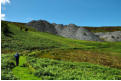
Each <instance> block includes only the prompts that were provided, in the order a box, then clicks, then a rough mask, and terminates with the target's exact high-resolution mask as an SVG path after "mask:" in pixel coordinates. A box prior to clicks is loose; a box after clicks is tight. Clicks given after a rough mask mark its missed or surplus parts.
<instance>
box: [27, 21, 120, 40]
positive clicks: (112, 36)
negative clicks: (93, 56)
mask: <svg viewBox="0 0 121 81" xmlns="http://www.w3.org/2000/svg"><path fill="white" fill-rule="evenodd" d="M27 25H28V26H31V27H33V28H35V29H37V30H38V31H40V32H48V33H52V34H56V35H59V36H63V37H67V38H72V39H78V40H88V41H121V31H115V32H106V33H104V32H99V33H92V32H90V31H89V30H88V29H86V28H84V27H79V26H76V25H74V24H69V25H63V24H56V23H52V24H50V23H49V22H47V21H45V20H38V21H31V22H29V23H27Z"/></svg>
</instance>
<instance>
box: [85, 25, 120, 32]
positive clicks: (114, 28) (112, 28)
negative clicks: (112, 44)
mask: <svg viewBox="0 0 121 81" xmlns="http://www.w3.org/2000/svg"><path fill="white" fill-rule="evenodd" d="M85 28H86V29H88V30H89V31H92V32H113V31H121V26H107V27H85Z"/></svg>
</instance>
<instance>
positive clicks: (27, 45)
mask: <svg viewBox="0 0 121 81" xmlns="http://www.w3.org/2000/svg"><path fill="white" fill-rule="evenodd" d="M7 25H8V27H9V31H10V32H12V33H10V34H9V36H6V35H4V33H3V31H2V34H1V36H2V39H1V41H2V46H1V47H2V79H21V80H23V79H24V80H26V79H27V80H28V79H85V80H86V79H121V77H120V76H121V42H95V41H81V40H73V39H69V38H64V37H61V36H56V35H53V34H49V33H44V32H38V31H36V30H34V29H32V28H29V27H27V26H25V25H24V24H21V23H19V25H18V23H17V24H16V23H9V22H8V23H7ZM21 27H22V29H21ZM26 28H28V31H25V29H26ZM15 52H19V53H20V54H21V57H22V58H25V57H26V58H27V60H26V62H25V60H21V62H22V61H24V62H23V64H21V65H20V66H18V67H15V59H14V57H13V54H15ZM8 58H9V59H8ZM45 58H47V59H45ZM52 59H54V60H52ZM40 61H41V62H40ZM51 61H53V62H54V64H53V62H52V63H51ZM83 62H84V63H83ZM3 63H7V64H3ZM58 64H61V65H60V66H59V65H58ZM73 64H74V68H75V69H73V68H72V67H73ZM8 65H9V66H8ZM65 65H67V66H65ZM64 66H65V67H64ZM70 66H72V67H70ZM87 66H88V68H87ZM39 67H40V68H42V69H40V68H39ZM114 68H115V69H114ZM23 69H24V71H26V74H22V75H25V76H31V77H32V78H29V77H24V76H19V75H21V74H17V73H16V72H17V71H21V70H23ZM51 69H52V70H51ZM99 69H100V72H102V73H99V71H98V70H99ZM64 70H66V71H64ZM81 70H82V71H81ZM58 71H62V72H61V73H58ZM70 71H72V72H70ZM38 73H40V74H38ZM66 73H67V74H66ZM63 74H65V75H63ZM56 75H57V76H56ZM59 76H60V77H59ZM64 76H65V77H64ZM80 76H81V77H80Z"/></svg>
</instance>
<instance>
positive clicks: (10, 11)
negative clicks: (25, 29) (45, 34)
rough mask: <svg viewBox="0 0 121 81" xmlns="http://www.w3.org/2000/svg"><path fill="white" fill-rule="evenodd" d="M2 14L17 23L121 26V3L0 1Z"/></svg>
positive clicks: (114, 0)
mask: <svg viewBox="0 0 121 81" xmlns="http://www.w3.org/2000/svg"><path fill="white" fill-rule="evenodd" d="M1 13H2V14H1V18H2V20H6V21H14V22H24V23H27V22H30V21H31V20H40V19H42V20H47V21H49V22H50V23H57V24H66V25H67V24H76V25H79V26H121V0H1Z"/></svg>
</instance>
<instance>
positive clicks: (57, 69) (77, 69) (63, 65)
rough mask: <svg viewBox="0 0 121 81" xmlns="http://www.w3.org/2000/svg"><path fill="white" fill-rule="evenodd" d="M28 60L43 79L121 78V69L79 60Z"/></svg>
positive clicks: (31, 58)
mask: <svg viewBox="0 0 121 81" xmlns="http://www.w3.org/2000/svg"><path fill="white" fill-rule="evenodd" d="M28 62H29V63H30V64H31V65H32V67H33V68H35V69H36V71H35V73H34V74H35V75H36V76H38V77H41V78H42V79H43V80H118V79H119V80H120V79H121V70H117V69H114V68H109V67H104V66H99V65H94V64H89V63H86V62H85V63H84V62H82V63H77V62H65V61H57V60H50V59H47V58H43V59H38V58H33V57H29V58H28Z"/></svg>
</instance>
